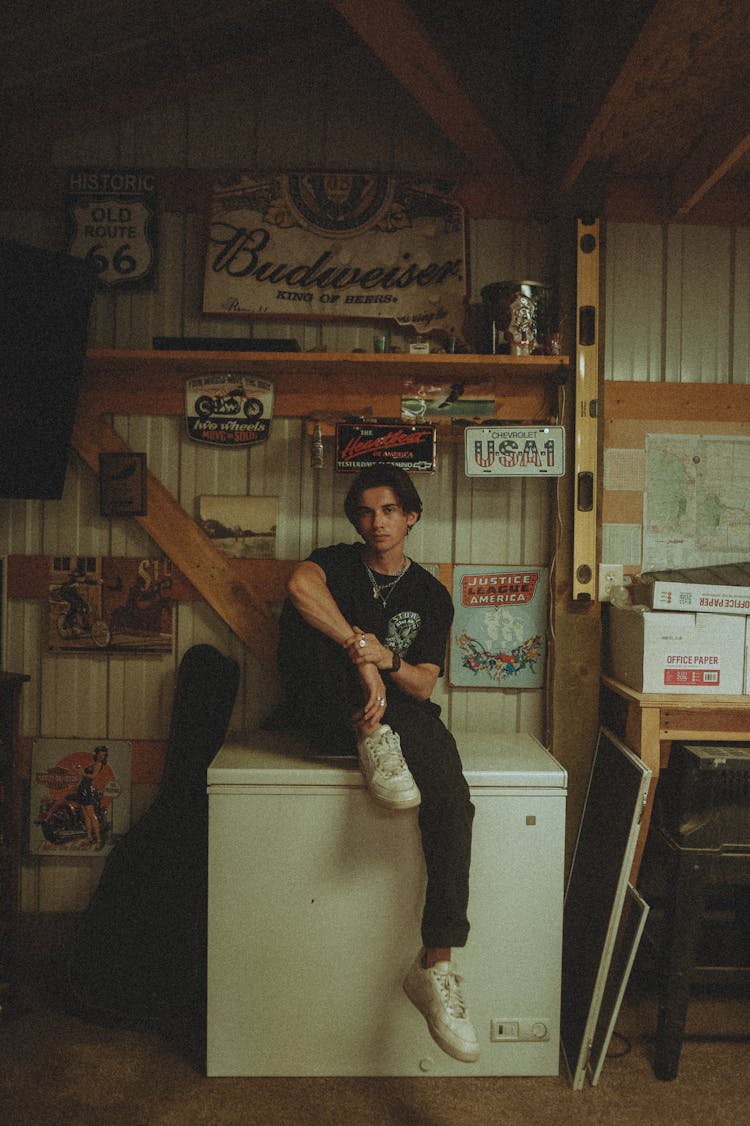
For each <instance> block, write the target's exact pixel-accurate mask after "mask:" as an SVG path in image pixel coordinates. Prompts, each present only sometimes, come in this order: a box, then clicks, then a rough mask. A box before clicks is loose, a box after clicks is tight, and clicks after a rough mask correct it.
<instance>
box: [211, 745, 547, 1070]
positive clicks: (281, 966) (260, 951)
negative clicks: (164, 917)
mask: <svg viewBox="0 0 750 1126" xmlns="http://www.w3.org/2000/svg"><path fill="white" fill-rule="evenodd" d="M454 734H456V737H457V741H458V745H459V749H460V751H461V757H462V761H463V764H464V773H465V775H466V778H467V780H468V782H469V786H470V789H471V797H472V801H473V803H474V805H475V808H476V816H475V820H474V836H473V846H472V865H471V888H470V899H469V920H470V923H471V933H470V935H469V941H468V944H467V946H466V947H465V948H464V949H462V950H457V951H454V960H455V961H457V963H458V966H459V971H460V972H461V974H462V975H463V977H464V982H463V992H464V998H465V1000H466V1003H467V1008H468V1010H469V1013H470V1015H471V1018H472V1020H473V1022H474V1025H475V1027H476V1029H477V1033H478V1036H479V1041H480V1046H481V1057H480V1059H479V1060H478V1061H477V1062H476V1063H471V1064H467V1063H461V1062H459V1061H458V1060H454V1059H452V1058H450V1057H449V1056H447V1055H445V1054H444V1053H443V1052H442V1051H441V1050H440V1049H439V1048H438V1047H437V1045H436V1044H435V1043H434V1042H433V1040H432V1038H431V1037H430V1035H429V1033H428V1031H427V1027H426V1024H425V1021H424V1018H423V1017H422V1016H421V1015H420V1013H419V1012H418V1011H417V1010H416V1009H415V1008H414V1007H413V1005H412V1004H411V1003H410V1002H409V1000H408V999H407V997H406V995H405V994H404V992H403V989H402V985H401V982H402V979H403V977H404V975H405V973H406V971H407V969H408V968H409V966H410V965H411V962H412V961H413V959H414V957H415V955H416V953H417V951H418V949H419V947H420V945H421V939H420V918H421V910H422V903H423V898H424V887H425V870H424V860H423V857H422V850H421V845H420V839H419V829H418V823H417V813H418V811H417V810H416V809H414V810H408V811H401V812H392V811H389V810H384V809H382V808H381V807H380V806H378V805H376V804H375V803H374V802H373V801H372V799H371V798H370V797H369V795H368V793H367V790H366V789H365V786H364V783H363V780H362V776H361V774H360V772H359V770H358V768H357V765H356V761H355V760H354V759H344V760H331V759H329V760H316V759H310V758H309V757H306V756H305V754H304V746H305V745H304V743H303V742H301V741H295V739H294V737H292V738H291V739H290V737H289V735H288V734H287V733H279V732H257V733H253V735H252V736H250V737H248V738H246V739H245V740H244V741H242V742H234V743H232V742H230V743H227V744H226V745H225V746H224V747H222V749H221V750H220V751H219V753H218V754H217V756H216V758H215V759H214V761H213V763H212V764H211V766H210V767H209V770H208V793H209V898H208V903H209V918H208V1029H207V1033H208V1051H207V1072H208V1074H209V1075H234V1076H259V1075H359V1076H370V1075H427V1074H431V1075H556V1074H557V1073H558V1066H559V1064H558V1047H559V1033H560V977H561V948H562V908H563V867H564V837H565V832H564V830H565V795H566V785H567V776H566V773H565V771H564V770H563V768H562V767H561V766H560V765H559V764H558V763H557V762H556V761H555V760H554V759H553V758H552V756H551V755H550V754H549V753H548V752H547V751H546V750H545V749H544V748H543V747H542V746H541V744H540V743H539V742H538V741H537V740H535V739H534V738H532V737H531V736H529V735H514V734H512V735H504V736H490V735H478V734H467V735H462V734H461V733H460V732H454Z"/></svg>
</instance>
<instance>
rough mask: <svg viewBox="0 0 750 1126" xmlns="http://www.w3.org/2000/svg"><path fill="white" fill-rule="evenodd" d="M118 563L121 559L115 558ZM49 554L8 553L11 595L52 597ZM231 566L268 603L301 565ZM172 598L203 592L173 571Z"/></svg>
mask: <svg viewBox="0 0 750 1126" xmlns="http://www.w3.org/2000/svg"><path fill="white" fill-rule="evenodd" d="M114 562H115V563H117V562H118V559H117V558H115V559H114ZM49 566H50V557H49V555H8V556H7V575H6V586H7V593H8V598H43V599H46V598H48V597H49ZM230 566H231V568H232V571H233V572H234V574H235V575H236V577H237V578H238V579H240V580H241V581H242V582H246V583H247V584H248V585H252V587H253V590H254V591H255V592H256V594H257V596H258V598H260V600H261V601H262V602H264V603H266V602H271V603H273V602H281V601H282V599H283V598H284V596H285V593H286V581H287V579H288V578H289V576H290V575H291V573H292V571H293V569H294V568H295V567H296V566H297V560H294V559H233V558H231V557H230ZM169 597H170V598H171V599H172V600H173V601H175V602H198V601H199V600H200V599H201V597H202V595H201V594H200V593H199V592H198V591H197V590H196V589H195V587H194V586H193V584H192V583H191V582H189V581H188V580H187V579H186V577H185V576H184V575H183V574H182V572H181V571H180V570H179V568H176V569H175V570H174V571H173V572H172V585H171V587H170V589H169Z"/></svg>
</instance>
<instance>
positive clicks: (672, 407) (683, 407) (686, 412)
mask: <svg viewBox="0 0 750 1126" xmlns="http://www.w3.org/2000/svg"><path fill="white" fill-rule="evenodd" d="M603 397H604V410H603V412H602V413H603V414H604V417H605V419H606V421H607V422H609V421H610V420H612V419H618V418H627V419H654V420H659V419H665V420H668V421H673V422H678V421H680V422H735V423H740V424H741V422H742V420H743V419H748V418H750V384H747V383H742V384H721V385H717V384H715V383H713V384H712V383H642V382H639V383H630V382H624V381H620V380H615V379H608V380H606V382H605V384H604V396H603Z"/></svg>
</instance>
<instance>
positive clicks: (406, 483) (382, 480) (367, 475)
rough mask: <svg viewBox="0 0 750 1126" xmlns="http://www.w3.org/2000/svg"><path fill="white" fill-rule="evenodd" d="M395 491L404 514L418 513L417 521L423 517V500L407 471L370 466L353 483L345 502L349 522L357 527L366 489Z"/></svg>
mask: <svg viewBox="0 0 750 1126" xmlns="http://www.w3.org/2000/svg"><path fill="white" fill-rule="evenodd" d="M377 488H387V489H393V491H394V493H395V494H396V497H397V498H398V502H399V504H400V505H401V507H402V508H403V510H404V512H416V514H417V520H419V518H420V516H421V515H422V498H421V497H420V495H419V493H418V492H417V490H416V489H415V488H414V483H413V482H412V479H411V477H410V475H409V474H408V473H407V472H406V470H405V469H399V467H398V466H397V465H388V463H387V462H386V463H385V464H383V465H370V466H368V467H367V469H362V470H360V472H359V473H358V474H357V476H356V477H355V478H354V480H353V481H352V483H351V485H350V487H349V492H348V493H347V494H346V499H345V500H344V512H345V513H346V515H347V518H348V519H349V522H350V523H351V524H353V525H354V527H355V528H356V527H357V510H358V508H359V502H360V498H361V496H362V493H363V492H365V490H366V489H377Z"/></svg>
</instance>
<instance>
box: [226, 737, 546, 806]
mask: <svg viewBox="0 0 750 1126" xmlns="http://www.w3.org/2000/svg"><path fill="white" fill-rule="evenodd" d="M453 734H454V737H455V739H456V742H457V744H458V748H459V751H460V753H461V760H462V762H463V766H464V774H465V775H466V779H467V781H468V783H469V785H470V786H471V788H472V789H482V788H498V787H503V788H513V789H520V788H524V787H532V786H533V787H535V788H545V789H546V788H551V789H554V790H556V791H564V789H565V787H566V784H567V774H566V772H565V770H564V769H563V768H562V767H561V766H560V764H559V763H558V762H556V761H555V759H554V758H553V757H552V755H551V754H550V753H549V751H547V750H545V748H544V747H543V746H542V744H541V743H540V742H539V741H538V740H537V739H535V738H534V737H533V736H532V735H527V734H519V733H517V732H514V733H511V734H508V735H503V736H497V735H492V734H478V733H476V732H471V733H463V732H461V731H454V732H453ZM226 785H245V786H252V785H255V786H258V785H264V786H265V785H269V786H275V785H288V786H292V785H294V786H300V785H303V786H304V785H308V786H321V785H325V786H353V787H361V786H362V785H363V781H362V775H361V774H360V771H359V768H358V766H357V760H356V758H354V757H352V758H343V759H342V758H319V757H312V756H311V755H310V753H309V750H308V743H307V741H306V740H305V738H304V737H303V736H301V735H298V734H296V733H295V732H290V731H253V732H251V733H250V734H248V735H247V736H244V737H242V738H237V739H236V740H231V741H228V742H226V743H225V744H224V746H223V747H222V748H221V749H220V751H219V752H218V754H217V755H216V757H215V758H214V760H213V762H212V763H211V765H210V766H209V768H208V787H209V792H210V790H211V787H212V786H226Z"/></svg>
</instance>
